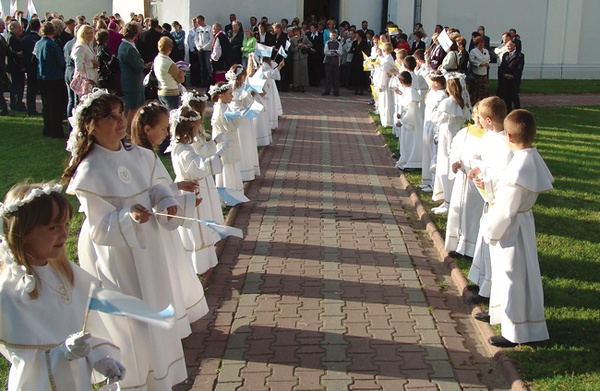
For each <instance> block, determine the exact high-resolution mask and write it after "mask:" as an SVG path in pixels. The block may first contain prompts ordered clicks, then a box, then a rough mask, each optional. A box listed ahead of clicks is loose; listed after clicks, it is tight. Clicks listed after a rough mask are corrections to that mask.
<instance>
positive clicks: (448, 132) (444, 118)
mask: <svg viewBox="0 0 600 391" xmlns="http://www.w3.org/2000/svg"><path fill="white" fill-rule="evenodd" d="M469 118H471V114H470V113H469V109H468V108H467V106H465V107H464V108H461V107H460V105H459V104H458V102H456V101H455V100H454V98H453V97H451V96H450V97H448V98H446V99H444V100H443V101H441V102H440V105H439V107H438V109H437V111H436V112H435V114H434V116H433V118H432V121H433V122H435V123H436V124H437V126H438V148H437V160H436V168H435V181H434V184H433V195H432V197H431V199H432V200H433V201H440V200H443V201H444V202H445V203H446V204H450V195H451V194H452V185H453V183H454V181H452V180H450V178H449V177H448V175H449V174H450V171H452V170H451V169H450V147H451V145H452V139H453V138H454V136H455V135H456V133H458V131H459V130H460V127H461V126H462V124H463V123H464V122H465V121H466V120H468V119H469Z"/></svg>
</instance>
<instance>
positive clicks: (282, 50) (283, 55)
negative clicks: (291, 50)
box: [277, 46, 287, 58]
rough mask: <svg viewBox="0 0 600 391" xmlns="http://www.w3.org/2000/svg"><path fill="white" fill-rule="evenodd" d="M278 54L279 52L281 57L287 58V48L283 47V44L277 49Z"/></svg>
mask: <svg viewBox="0 0 600 391" xmlns="http://www.w3.org/2000/svg"><path fill="white" fill-rule="evenodd" d="M277 54H279V55H280V56H281V57H283V58H287V53H286V52H285V50H284V49H283V46H280V47H279V50H278V51H277Z"/></svg>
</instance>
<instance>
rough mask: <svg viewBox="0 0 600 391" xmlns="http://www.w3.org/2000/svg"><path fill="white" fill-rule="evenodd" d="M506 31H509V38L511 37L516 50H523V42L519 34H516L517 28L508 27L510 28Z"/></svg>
mask: <svg viewBox="0 0 600 391" xmlns="http://www.w3.org/2000/svg"><path fill="white" fill-rule="evenodd" d="M508 32H509V33H510V39H512V41H513V42H514V43H515V47H516V49H517V52H519V53H521V52H522V51H523V43H522V42H521V39H520V38H519V34H517V30H515V29H510V30H508Z"/></svg>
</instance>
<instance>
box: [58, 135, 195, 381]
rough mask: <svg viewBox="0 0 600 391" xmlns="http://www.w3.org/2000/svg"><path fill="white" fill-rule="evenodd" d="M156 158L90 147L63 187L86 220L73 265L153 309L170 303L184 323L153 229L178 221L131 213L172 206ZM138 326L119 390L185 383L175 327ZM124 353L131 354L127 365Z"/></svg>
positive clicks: (167, 254) (166, 255) (134, 150)
mask: <svg viewBox="0 0 600 391" xmlns="http://www.w3.org/2000/svg"><path fill="white" fill-rule="evenodd" d="M157 160H158V158H157V156H156V155H155V154H154V152H152V151H150V150H148V149H145V148H139V147H137V146H135V145H131V146H128V147H127V149H126V148H125V147H124V146H121V149H120V150H119V151H111V150H108V149H106V148H103V147H101V146H100V145H98V144H95V145H94V149H93V150H92V151H91V152H90V153H89V155H88V156H86V157H85V159H84V160H83V161H82V162H81V164H80V165H79V167H78V168H77V171H76V173H75V176H74V177H73V178H72V179H71V182H70V183H69V187H68V189H67V193H69V194H75V195H76V196H77V198H78V199H79V202H80V204H81V207H80V210H81V211H83V212H84V213H85V215H86V220H85V221H84V223H83V225H82V227H81V231H80V234H79V242H78V252H79V261H80V264H81V266H82V267H83V268H84V269H85V270H87V271H88V272H90V273H91V274H93V275H96V276H97V277H98V278H99V279H100V280H101V281H102V283H103V284H104V286H105V287H108V288H111V289H117V290H120V291H122V292H123V293H125V294H128V295H131V296H135V297H138V298H140V299H141V300H143V301H145V302H146V303H147V304H149V305H150V306H152V307H153V308H155V309H156V310H162V309H164V308H166V307H167V306H168V305H169V304H173V305H174V307H175V311H176V312H175V316H176V319H177V322H178V323H182V324H185V323H188V324H189V320H188V319H187V316H186V313H185V312H184V311H181V303H183V302H184V299H183V295H182V292H181V288H180V286H173V284H172V281H173V280H174V277H173V276H171V273H172V268H171V267H169V265H168V263H169V262H173V261H171V258H172V257H173V255H172V253H171V251H170V249H169V247H168V246H169V244H170V243H169V241H167V240H165V236H164V235H163V231H162V229H161V227H159V223H160V224H162V226H163V227H165V228H168V229H172V230H175V229H176V228H177V227H178V226H179V224H180V223H181V220H179V219H171V220H170V221H167V218H166V217H160V216H151V217H150V219H149V220H148V221H147V222H145V223H143V224H139V223H136V222H135V221H134V220H133V218H132V217H131V215H130V210H131V206H133V205H135V204H141V205H143V206H144V207H145V208H147V209H148V210H153V209H154V210H155V211H163V212H164V211H166V208H167V207H169V206H178V205H177V201H176V200H175V197H174V195H173V192H172V191H171V189H170V188H168V187H167V186H165V185H163V184H161V183H160V180H159V178H158V172H157ZM178 209H180V208H178ZM184 310H185V308H184ZM131 322H133V323H139V322H136V321H133V320H132V321H131ZM139 327H140V328H142V327H146V328H147V329H149V335H148V336H147V337H145V336H143V335H141V336H138V335H132V338H134V339H135V340H136V341H135V342H134V346H135V347H134V348H132V349H129V350H127V351H126V352H124V353H123V356H124V360H123V361H124V363H123V364H124V365H125V363H127V365H128V368H127V376H126V377H125V380H124V381H123V382H122V385H123V387H132V388H136V387H137V388H136V389H141V390H145V389H147V390H165V389H169V388H170V387H172V386H173V385H175V384H178V383H180V382H181V381H183V380H185V379H186V378H187V371H186V366H185V360H184V356H183V349H182V346H181V341H180V339H181V335H180V332H179V328H178V327H174V328H172V329H169V330H165V329H161V328H157V327H156V326H148V325H143V324H139ZM125 354H132V355H133V356H134V357H133V358H132V359H130V360H126V359H125Z"/></svg>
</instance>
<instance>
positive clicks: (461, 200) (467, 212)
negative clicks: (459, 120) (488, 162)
mask: <svg viewBox="0 0 600 391" xmlns="http://www.w3.org/2000/svg"><path fill="white" fill-rule="evenodd" d="M478 106H479V103H477V104H476V105H475V106H474V107H473V120H474V121H475V124H469V125H467V126H466V127H465V128H462V129H461V130H460V131H459V132H458V133H457V134H456V136H454V139H453V140H452V147H451V148H450V163H451V164H452V172H450V175H449V176H450V179H453V180H454V186H453V187H452V196H451V197H450V208H449V209H448V220H447V223H446V239H445V241H444V249H445V250H446V251H448V252H449V253H452V252H455V253H458V254H461V255H466V256H468V257H473V255H474V253H475V243H476V241H477V234H478V233H479V220H480V219H481V214H482V213H483V198H482V197H481V196H480V195H479V191H478V190H477V187H476V186H475V183H474V182H473V181H471V180H469V178H468V177H467V173H468V172H469V171H470V170H471V162H473V161H474V160H475V157H476V156H475V154H476V153H478V151H479V145H478V144H479V141H480V140H481V137H482V136H483V134H484V133H485V131H484V130H483V129H482V128H481V127H480V126H479V125H478V124H479V116H478V114H479V112H478Z"/></svg>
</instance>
